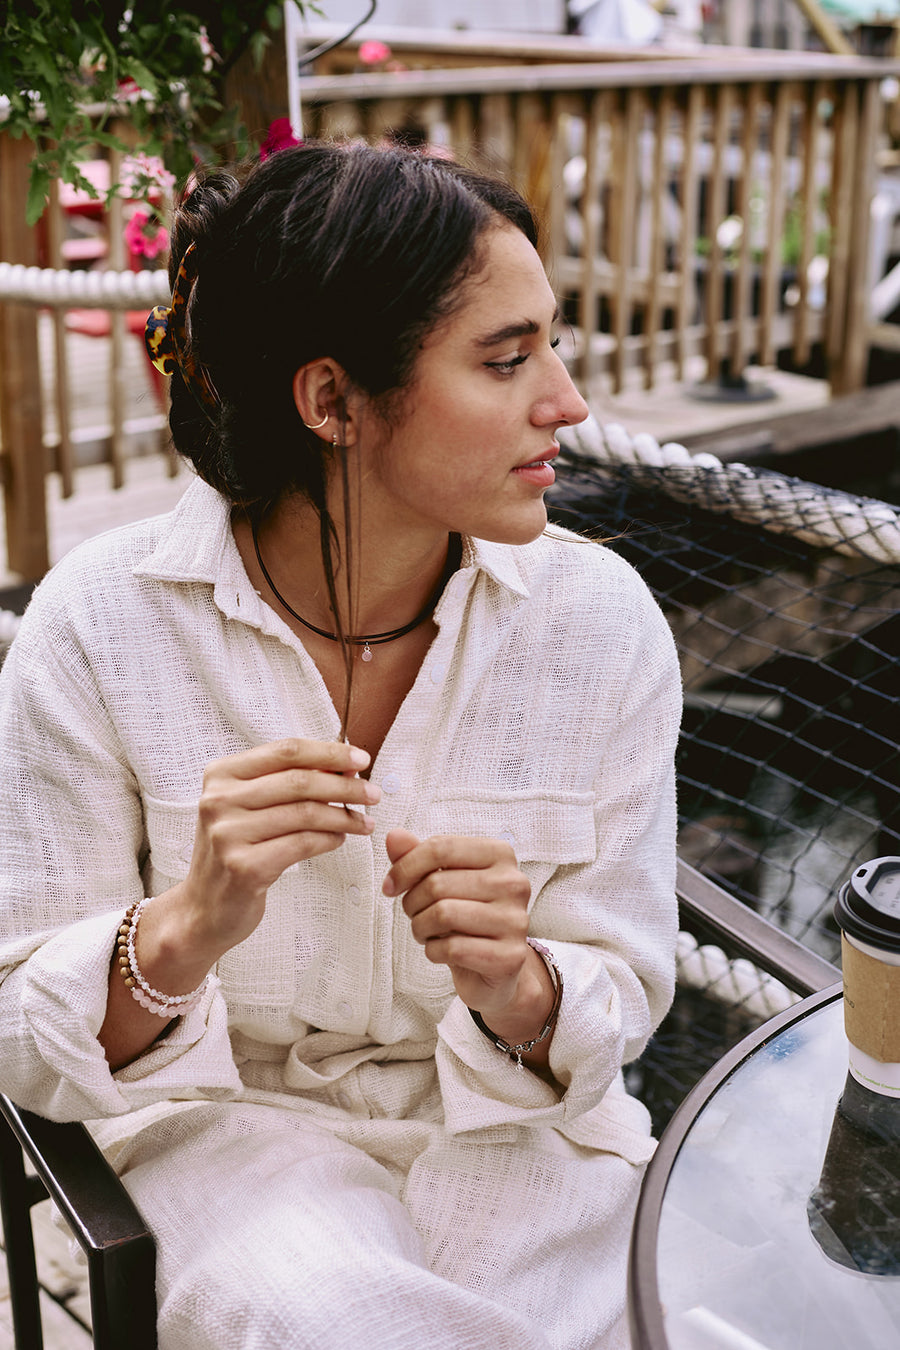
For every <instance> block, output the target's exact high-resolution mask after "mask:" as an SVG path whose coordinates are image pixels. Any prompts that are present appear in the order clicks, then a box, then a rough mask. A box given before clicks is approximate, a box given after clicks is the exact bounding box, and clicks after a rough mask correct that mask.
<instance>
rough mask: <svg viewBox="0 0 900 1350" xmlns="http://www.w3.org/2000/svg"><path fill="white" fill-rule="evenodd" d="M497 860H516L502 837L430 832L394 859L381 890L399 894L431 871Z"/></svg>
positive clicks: (476, 866)
mask: <svg viewBox="0 0 900 1350" xmlns="http://www.w3.org/2000/svg"><path fill="white" fill-rule="evenodd" d="M499 862H507V863H512V864H513V865H514V864H515V854H514V853H513V851H512V849H511V848H510V846H509V844H507V843H505V842H504V841H503V840H502V839H490V838H487V837H483V836H480V835H473V836H469V835H432V836H431V837H430V838H429V839H425V840H423V841H422V842H421V843H420V844H419V845H418V846H417V847H416V848H413V849H410V851H409V852H408V853H404V855H403V857H402V858H399V859H398V860H397V862H395V863H394V865H393V866H392V867H391V870H390V871H389V872H388V874H387V877H386V878H385V882H384V885H383V886H382V890H383V891H384V894H385V895H401V894H402V893H403V892H404V891H408V890H410V889H411V888H412V887H413V886H416V885H418V884H419V882H420V881H422V879H423V878H424V877H426V876H428V875H429V874H430V873H432V872H438V871H441V870H443V869H459V868H479V867H491V866H493V865H494V864H495V863H499Z"/></svg>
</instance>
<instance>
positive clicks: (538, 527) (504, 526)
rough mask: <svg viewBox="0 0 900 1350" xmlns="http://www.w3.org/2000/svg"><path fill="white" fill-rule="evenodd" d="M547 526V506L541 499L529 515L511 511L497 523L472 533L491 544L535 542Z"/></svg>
mask: <svg viewBox="0 0 900 1350" xmlns="http://www.w3.org/2000/svg"><path fill="white" fill-rule="evenodd" d="M546 528H547V508H546V507H545V506H544V503H543V501H541V502H540V503H539V504H538V507H537V508H536V509H534V510H532V511H530V512H529V513H528V514H527V516H526V515H525V514H524V513H519V512H515V511H510V512H509V514H508V515H507V516H506V518H505V519H504V520H500V521H497V523H496V525H494V526H492V527H488V528H486V529H482V530H473V531H472V533H473V534H474V535H475V537H476V538H477V539H484V540H486V541H487V542H488V543H491V544H533V543H534V541H535V539H540V537H541V535H542V534H543V533H544V530H545V529H546Z"/></svg>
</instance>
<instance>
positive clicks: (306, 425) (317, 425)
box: [300, 413, 331, 431]
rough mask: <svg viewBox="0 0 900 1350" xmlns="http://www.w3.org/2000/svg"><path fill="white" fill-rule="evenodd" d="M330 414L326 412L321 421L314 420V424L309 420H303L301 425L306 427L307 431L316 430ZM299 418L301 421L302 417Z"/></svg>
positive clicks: (322, 425)
mask: <svg viewBox="0 0 900 1350" xmlns="http://www.w3.org/2000/svg"><path fill="white" fill-rule="evenodd" d="M330 415H331V414H330V413H326V414H325V416H324V417H323V418H322V420H321V422H316V424H315V426H312V425H311V424H310V423H309V422H303V425H304V426H305V427H306V429H307V431H318V430H319V427H324V425H325V423H326V422H327V421H328V418H329V417H330ZM300 420H301V421H303V419H302V418H301V419H300Z"/></svg>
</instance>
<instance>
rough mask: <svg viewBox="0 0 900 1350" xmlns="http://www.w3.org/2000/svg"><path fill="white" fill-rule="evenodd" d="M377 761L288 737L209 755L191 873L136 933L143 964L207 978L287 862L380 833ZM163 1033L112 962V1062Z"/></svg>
mask: <svg viewBox="0 0 900 1350" xmlns="http://www.w3.org/2000/svg"><path fill="white" fill-rule="evenodd" d="M368 763H369V756H368V755H367V754H366V752H365V751H364V750H357V749H355V748H354V747H353V746H350V745H342V744H340V743H338V742H335V741H304V740H285V741H276V742H273V743H272V744H270V745H260V746H256V747H255V748H254V749H253V750H247V751H245V752H244V753H243V754H240V755H229V756H228V757H227V758H226V759H218V760H215V761H214V762H213V763H212V764H210V765H209V767H208V768H207V770H206V773H205V774H204V777H203V792H202V795H201V797H200V806H199V810H198V814H197V832H196V836H195V839H194V851H193V854H192V857H191V865H190V870H189V872H188V875H187V877H186V878H185V880H184V881H181V882H179V883H178V884H177V885H175V886H173V887H172V889H171V890H168V891H165V892H164V893H163V894H161V895H159V896H157V898H156V899H155V900H154V901H153V904H152V905H148V906H147V908H146V909H145V910H144V912H143V915H142V917H141V921H140V930H139V932H138V933H137V941H136V948H137V956H138V960H139V963H140V967H141V971H142V973H143V976H144V978H145V979H146V980H147V981H148V982H149V984H150V985H151V986H152V987H153V988H154V989H160V990H161V991H162V992H163V993H166V994H183V993H187V992H188V991H189V990H191V989H194V988H196V987H197V986H198V985H200V983H201V982H202V981H203V978H204V976H205V975H206V974H207V972H208V971H209V970H210V969H211V968H212V967H213V966H214V965H215V963H216V961H218V959H219V958H220V957H221V956H224V954H225V952H227V951H230V949H231V948H232V947H236V946H237V944H238V943H239V942H243V941H244V939H245V938H247V937H249V936H250V934H251V933H252V932H253V930H254V928H256V926H257V925H258V924H259V922H260V920H261V919H262V917H263V914H264V913H265V908H266V893H267V891H268V889H269V887H270V886H271V885H272V883H273V882H274V881H276V880H277V879H278V877H280V876H281V874H282V872H283V871H284V870H285V869H286V868H288V867H290V866H292V864H293V863H296V862H303V861H304V860H305V859H307V858H314V857H315V856H316V855H317V854H319V853H328V852H330V851H331V850H332V849H336V848H339V847H340V845H341V844H342V843H343V842H344V839H345V838H346V836H347V835H348V834H362V835H366V834H371V832H372V830H373V829H374V824H375V822H374V821H373V820H371V818H369V817H367V816H366V815H365V814H364V809H365V807H366V806H368V805H371V804H374V803H375V802H377V801H378V800H379V798H380V796H381V789H380V788H377V787H376V786H375V785H374V784H373V783H368V782H366V781H365V780H364V779H362V778H359V777H357V775H358V773H359V771H360V770H361V769H365V768H366V766H367V765H368ZM360 807H362V808H363V810H359V809H355V810H354V809H348V808H360ZM159 1034H160V1021H159V1018H158V1017H156V1016H154V1015H153V1014H151V1013H149V1012H147V1011H146V1010H145V1009H144V1008H143V1007H142V1006H141V1005H140V1004H139V1003H137V1002H136V1001H135V1000H134V999H133V998H132V997H131V996H130V993H129V991H128V989H127V988H126V986H125V982H124V981H123V980H122V978H121V976H120V974H119V971H118V966H117V965H116V963H115V962H113V965H112V968H111V971H110V984H109V998H108V1001H107V1008H106V1017H105V1019H104V1022H103V1025H102V1027H101V1028H100V1032H99V1037H98V1039H99V1041H100V1044H101V1045H102V1046H103V1048H104V1050H105V1052H106V1057H107V1059H108V1061H109V1063H110V1066H111V1068H112V1069H113V1070H116V1069H119V1068H121V1067H122V1066H123V1065H125V1064H128V1063H130V1062H131V1061H132V1060H133V1059H135V1058H136V1057H137V1056H138V1055H140V1054H141V1053H142V1052H143V1051H144V1050H146V1049H147V1047H148V1046H149V1045H151V1044H152V1042H153V1041H154V1040H155V1039H156V1038H157V1037H158V1036H159Z"/></svg>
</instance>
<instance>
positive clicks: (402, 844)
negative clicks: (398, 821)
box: [384, 830, 420, 863]
mask: <svg viewBox="0 0 900 1350" xmlns="http://www.w3.org/2000/svg"><path fill="white" fill-rule="evenodd" d="M384 842H385V847H386V848H387V855H388V857H389V858H390V860H391V862H392V863H395V862H399V861H400V859H401V858H403V857H405V856H406V854H407V853H409V852H411V850H412V849H414V848H415V847H416V845H417V844H418V843H419V842H420V841H419V840H418V838H417V837H416V836H415V835H414V834H412V833H411V832H410V831H409V830H388V832H387V835H386V837H385V841H384Z"/></svg>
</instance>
